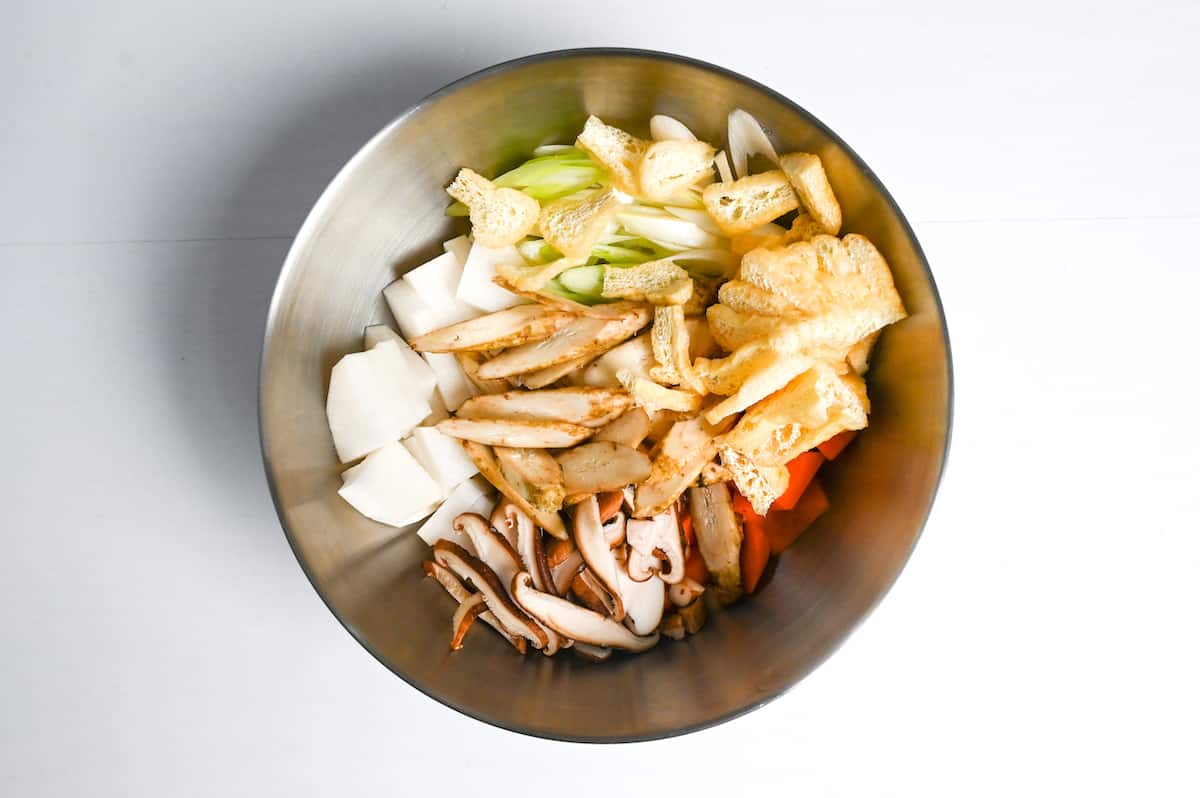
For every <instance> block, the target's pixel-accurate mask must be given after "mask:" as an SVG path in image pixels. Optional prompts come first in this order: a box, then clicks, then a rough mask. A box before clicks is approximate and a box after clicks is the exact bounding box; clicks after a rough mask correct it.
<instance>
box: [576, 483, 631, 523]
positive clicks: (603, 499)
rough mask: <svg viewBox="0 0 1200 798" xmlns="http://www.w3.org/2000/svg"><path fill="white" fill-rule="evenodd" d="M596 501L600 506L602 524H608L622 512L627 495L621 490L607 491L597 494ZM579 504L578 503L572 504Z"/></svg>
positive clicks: (581, 499)
mask: <svg viewBox="0 0 1200 798" xmlns="http://www.w3.org/2000/svg"><path fill="white" fill-rule="evenodd" d="M584 498H586V497H581V498H580V500H579V501H583V499H584ZM596 501H597V502H599V505H600V523H602V524H607V523H608V522H609V521H611V520H613V519H614V518H616V516H617V513H619V512H621V505H622V504H623V503H624V501H625V494H624V493H623V492H621V491H619V490H610V491H605V492H604V493H600V494H597V496H596ZM572 503H573V504H577V503H578V502H572Z"/></svg>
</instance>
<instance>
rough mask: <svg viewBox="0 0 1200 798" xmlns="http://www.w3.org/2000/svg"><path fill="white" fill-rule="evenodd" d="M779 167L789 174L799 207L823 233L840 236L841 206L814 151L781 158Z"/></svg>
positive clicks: (790, 154)
mask: <svg viewBox="0 0 1200 798" xmlns="http://www.w3.org/2000/svg"><path fill="white" fill-rule="evenodd" d="M779 168H780V169H782V170H783V171H784V173H785V174H787V176H788V180H790V181H791V183H792V188H794V189H796V194H797V195H798V196H799V197H800V204H801V205H802V206H803V207H804V210H805V211H807V212H808V215H809V217H810V218H811V219H812V220H813V222H814V223H816V225H817V226H818V227H820V228H821V232H824V233H833V234H834V235H837V232H838V230H839V229H840V228H841V226H842V207H841V206H840V205H838V201H837V197H836V196H834V193H833V187H832V186H830V185H829V178H828V177H826V176H825V167H824V166H823V165H822V164H821V159H820V158H819V157H817V156H816V155H814V154H812V153H811V152H793V153H789V154H787V155H784V156H783V157H781V158H780V159H779Z"/></svg>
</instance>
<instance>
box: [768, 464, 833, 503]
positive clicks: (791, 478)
mask: <svg viewBox="0 0 1200 798" xmlns="http://www.w3.org/2000/svg"><path fill="white" fill-rule="evenodd" d="M824 462H825V458H824V456H822V455H821V453H820V452H816V451H811V452H804V453H802V454H801V455H800V456H798V457H797V458H796V459H794V460H792V461H791V462H790V463H788V465H787V467H788V486H787V490H785V491H784V492H783V495H782V496H780V497H779V498H778V499H776V500H775V502H774V504H772V505H771V509H772V510H790V509H792V508H793V507H795V506H796V502H798V501H800V497H801V496H803V495H804V490H805V489H806V488H807V487H808V483H810V482H812V479H813V477H814V476H815V475H816V473H817V469H818V468H820V467H821V463H824Z"/></svg>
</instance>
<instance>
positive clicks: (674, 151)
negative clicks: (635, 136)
mask: <svg viewBox="0 0 1200 798" xmlns="http://www.w3.org/2000/svg"><path fill="white" fill-rule="evenodd" d="M716 154H717V151H716V150H715V149H713V147H712V145H710V144H708V142H704V141H679V140H673V141H656V142H654V143H653V144H651V145H650V146H649V147H647V148H646V151H645V152H644V153H643V154H642V157H641V159H640V160H639V162H638V183H639V186H640V188H641V191H642V196H644V197H645V198H646V199H648V200H651V201H654V202H661V201H663V200H668V199H670V198H671V197H673V196H675V195H676V194H678V193H679V192H681V191H683V190H684V189H687V188H691V187H692V186H694V185H696V184H697V183H700V182H703V181H704V180H706V179H709V178H711V177H712V173H713V157H715V156H716Z"/></svg>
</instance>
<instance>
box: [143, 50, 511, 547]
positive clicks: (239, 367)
mask: <svg viewBox="0 0 1200 798" xmlns="http://www.w3.org/2000/svg"><path fill="white" fill-rule="evenodd" d="M431 46H432V45H431ZM490 55H491V54H489V53H483V52H474V53H472V57H471V60H470V62H464V61H463V60H462V59H461V58H460V59H458V60H457V61H451V60H439V59H438V58H437V57H436V56H433V55H430V54H428V53H422V52H419V51H412V50H410V51H408V52H405V53H403V54H397V55H396V56H395V58H394V60H389V61H384V62H380V63H378V64H375V65H374V66H373V67H371V68H368V69H361V68H360V69H356V70H354V71H353V78H352V79H347V81H346V82H345V85H340V86H338V87H337V88H336V89H335V90H332V91H327V92H325V93H324V94H323V95H318V96H312V97H307V98H305V99H304V100H303V101H302V102H299V103H297V104H296V105H295V106H294V107H292V108H289V109H288V110H287V112H286V113H283V114H280V115H279V116H278V118H276V119H274V120H271V121H272V124H271V125H270V126H269V131H270V132H269V133H268V134H267V135H264V136H263V137H261V139H260V140H257V141H251V142H248V143H247V145H246V149H245V152H244V153H240V154H239V155H238V157H239V159H240V161H241V163H243V164H244V165H245V166H244V168H242V169H241V170H240V171H239V174H240V179H238V180H237V182H236V183H235V184H234V185H231V186H230V187H229V191H228V194H227V196H228V201H227V202H225V203H222V204H221V205H220V207H198V208H196V209H195V213H196V214H197V218H198V219H202V220H206V221H208V223H209V224H210V225H212V224H214V223H215V225H216V229H217V230H218V231H219V232H218V235H217V236H216V240H204V241H198V242H194V243H190V244H187V245H186V246H184V247H183V248H182V251H183V252H184V255H183V257H184V258H185V259H186V262H185V263H178V264H175V270H174V273H175V274H177V275H178V276H177V279H176V280H175V282H173V283H172V284H171V287H170V289H169V292H170V293H171V294H172V295H169V296H163V297H158V298H156V300H157V301H158V302H159V306H160V307H161V308H162V309H163V310H162V318H161V325H160V329H161V330H162V332H161V335H162V336H163V340H162V346H163V347H164V350H163V351H164V358H165V359H166V360H167V361H169V363H170V373H169V377H170V379H171V382H172V390H173V392H174V395H175V401H176V406H177V407H178V411H179V417H180V420H181V423H182V424H183V425H185V426H186V427H187V428H188V430H189V433H188V439H189V441H190V445H191V448H192V450H193V451H192V454H193V456H195V457H197V458H199V459H200V461H201V463H200V465H201V468H200V469H199V470H200V471H202V472H203V473H205V474H207V475H209V477H210V479H211V480H212V481H213V484H212V485H210V486H208V488H209V490H207V491H202V492H200V493H199V494H198V495H208V496H214V497H216V500H218V501H221V502H222V503H226V504H228V505H230V506H229V508H228V514H229V517H230V518H236V519H243V518H245V519H250V520H252V521H254V522H256V523H257V521H258V519H267V518H270V517H271V515H270V509H269V508H270V503H269V498H268V493H267V489H266V480H265V478H264V475H263V468H262V465H261V459H260V452H259V439H258V419H257V410H258V365H259V355H260V351H261V346H262V334H263V330H264V326H265V323H266V316H267V307H268V305H269V303H270V299H271V294H272V290H273V288H274V285H275V280H276V277H277V275H278V273H279V270H280V267H281V265H282V263H283V260H284V257H285V256H286V254H287V251H288V248H289V247H290V245H291V239H292V237H293V236H294V235H295V233H296V231H297V230H298V229H299V227H300V225H301V224H302V223H303V221H304V217H305V215H306V214H307V211H308V209H309V208H310V207H311V206H312V204H313V203H314V202H315V201H316V199H317V197H318V196H319V195H320V193H321V191H322V190H323V189H324V187H325V186H326V184H327V183H328V182H329V181H330V180H331V179H332V178H333V176H334V175H335V174H336V173H337V171H338V169H340V168H341V166H342V165H343V164H344V163H345V162H346V161H347V160H348V159H349V158H350V157H351V156H352V155H353V154H354V153H355V152H356V151H357V150H358V148H359V147H361V146H362V145H363V144H364V143H365V142H366V141H367V140H368V139H369V138H370V137H371V136H372V135H373V134H374V133H375V132H376V131H378V130H379V129H380V128H382V127H383V126H384V125H386V124H387V123H388V122H389V121H390V120H392V119H393V118H395V117H396V116H397V115H398V114H400V113H401V112H402V111H403V110H404V109H405V108H406V107H408V106H409V105H410V104H412V103H413V102H415V101H417V100H419V99H420V98H421V97H423V96H425V95H427V94H429V93H430V92H432V91H434V90H436V89H437V88H439V87H440V86H442V85H444V84H446V83H448V82H450V81H452V80H454V79H456V78H458V77H460V76H461V75H464V74H466V73H467V72H470V71H473V70H474V69H475V68H478V67H482V66H486V65H487V64H489V63H494V62H495V61H498V60H502V59H501V58H500V57H490ZM299 94H302V92H299ZM186 189H187V186H186V185H181V190H184V191H186ZM288 217H290V218H288ZM247 218H249V219H254V220H258V219H264V218H265V219H277V220H282V221H280V222H279V223H278V226H279V227H282V228H283V229H275V230H263V231H261V232H259V231H256V230H252V229H250V227H249V226H248V225H247V223H246V219H247ZM189 471H191V472H192V473H195V472H196V471H197V469H189ZM261 526H262V527H263V528H262V530H261V531H262V535H261V536H257V537H256V539H255V541H253V544H252V545H253V546H255V547H256V548H257V547H258V546H259V545H264V544H266V543H268V542H272V541H274V542H282V539H283V538H282V534H281V532H280V530H279V527H278V525H276V524H275V523H274V522H273V521H272V522H271V523H262V524H261ZM241 528H244V527H243V526H241V525H239V530H240V529H241ZM223 532H224V531H223V530H213V534H214V536H219V535H221V534H222V533H223ZM238 542H239V543H240V544H243V545H244V544H245V541H238Z"/></svg>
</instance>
